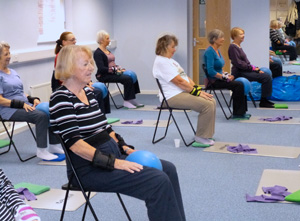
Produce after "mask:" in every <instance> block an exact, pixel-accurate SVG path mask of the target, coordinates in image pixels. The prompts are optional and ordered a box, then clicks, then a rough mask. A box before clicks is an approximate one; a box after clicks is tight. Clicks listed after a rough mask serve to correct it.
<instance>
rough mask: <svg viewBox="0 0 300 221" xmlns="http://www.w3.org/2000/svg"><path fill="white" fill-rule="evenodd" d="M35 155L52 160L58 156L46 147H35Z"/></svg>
mask: <svg viewBox="0 0 300 221" xmlns="http://www.w3.org/2000/svg"><path fill="white" fill-rule="evenodd" d="M36 156H37V157H38V158H41V159H43V160H54V159H56V158H58V156H56V155H54V154H52V153H50V152H49V151H48V150H47V149H46V148H37V151H36Z"/></svg>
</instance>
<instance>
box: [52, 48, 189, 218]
mask: <svg viewBox="0 0 300 221" xmlns="http://www.w3.org/2000/svg"><path fill="white" fill-rule="evenodd" d="M93 71H94V60H93V56H92V52H91V50H90V49H88V48H87V47H85V46H76V45H70V46H66V47H63V48H62V49H61V51H60V53H59V55H58V59H57V65H56V69H55V77H56V78H57V79H59V80H61V81H62V82H63V84H62V86H61V87H60V88H58V89H57V90H56V91H55V92H53V94H52V95H51V98H50V124H51V126H52V127H53V129H54V132H55V133H57V134H59V135H60V136H61V137H62V139H63V141H64V143H65V144H66V147H67V148H68V151H69V153H70V157H71V158H72V161H73V162H74V164H75V165H74V166H75V168H76V169H77V172H78V173H79V176H80V177H81V181H82V184H83V186H84V187H89V188H91V189H94V190H95V191H101V192H118V193H122V194H125V195H128V196H132V197H136V198H138V199H141V200H144V201H145V202H146V206H147V208H148V216H149V220H185V214H184V210H183V203H182V198H181V191H180V187H179V182H178V176H177V172H176V168H175V166H174V165H173V164H172V163H170V162H168V161H164V160H161V162H162V166H163V171H161V170H158V169H155V168H151V167H147V166H142V165H140V164H137V163H134V162H129V161H127V160H124V159H125V157H126V155H127V154H131V153H132V152H134V151H135V150H133V149H132V146H129V145H127V144H126V143H125V141H124V139H123V138H122V137H121V136H120V135H118V134H117V133H115V132H114V131H113V130H112V128H111V125H109V124H107V119H106V117H105V115H104V114H103V113H101V110H100V109H99V106H98V103H97V101H96V100H95V98H94V97H93V95H92V91H91V89H90V88H89V87H87V86H86V85H87V83H88V82H90V80H91V75H92V73H93ZM67 172H68V176H69V177H70V175H71V170H70V167H69V165H68V171H67ZM73 185H75V186H76V183H73Z"/></svg>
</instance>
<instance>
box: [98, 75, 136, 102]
mask: <svg viewBox="0 0 300 221" xmlns="http://www.w3.org/2000/svg"><path fill="white" fill-rule="evenodd" d="M97 80H98V81H100V82H103V83H121V84H123V85H124V100H126V101H128V100H132V99H135V95H136V94H138V93H140V86H139V82H138V80H136V82H135V83H133V81H132V79H131V77H130V76H128V75H124V74H121V75H116V74H105V75H101V76H100V77H98V78H97Z"/></svg>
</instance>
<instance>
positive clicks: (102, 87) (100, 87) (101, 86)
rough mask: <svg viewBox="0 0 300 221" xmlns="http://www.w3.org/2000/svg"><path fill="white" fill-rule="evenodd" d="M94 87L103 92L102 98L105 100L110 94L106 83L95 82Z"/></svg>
mask: <svg viewBox="0 0 300 221" xmlns="http://www.w3.org/2000/svg"><path fill="white" fill-rule="evenodd" d="M93 87H94V88H96V89H98V90H100V91H102V98H105V97H106V96H107V94H108V90H107V87H106V86H105V84H104V83H102V82H95V83H93Z"/></svg>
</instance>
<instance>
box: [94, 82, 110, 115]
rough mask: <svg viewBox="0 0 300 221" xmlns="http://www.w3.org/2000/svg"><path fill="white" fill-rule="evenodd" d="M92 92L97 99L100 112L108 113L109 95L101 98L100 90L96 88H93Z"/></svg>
mask: <svg viewBox="0 0 300 221" xmlns="http://www.w3.org/2000/svg"><path fill="white" fill-rule="evenodd" d="M93 92H94V95H95V98H96V100H97V101H98V104H99V107H100V110H101V112H102V113H104V114H109V113H110V102H109V95H107V96H106V97H105V98H103V95H102V91H101V90H98V89H96V88H94V89H93Z"/></svg>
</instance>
